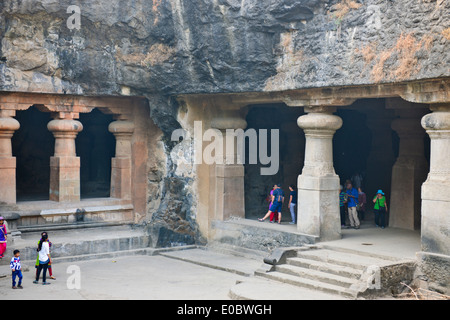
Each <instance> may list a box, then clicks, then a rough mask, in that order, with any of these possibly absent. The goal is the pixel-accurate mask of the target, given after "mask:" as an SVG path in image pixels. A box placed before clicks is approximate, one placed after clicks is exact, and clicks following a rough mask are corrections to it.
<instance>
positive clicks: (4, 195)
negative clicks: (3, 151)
mask: <svg viewBox="0 0 450 320" xmlns="http://www.w3.org/2000/svg"><path fill="white" fill-rule="evenodd" d="M0 203H6V204H14V203H16V158H15V157H9V158H0Z"/></svg>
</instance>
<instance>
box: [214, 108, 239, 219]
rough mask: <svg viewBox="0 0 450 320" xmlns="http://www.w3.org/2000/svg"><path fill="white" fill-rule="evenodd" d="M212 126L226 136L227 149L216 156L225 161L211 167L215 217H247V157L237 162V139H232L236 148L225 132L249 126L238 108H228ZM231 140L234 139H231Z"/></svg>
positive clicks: (225, 144) (224, 145) (225, 147)
mask: <svg viewBox="0 0 450 320" xmlns="http://www.w3.org/2000/svg"><path fill="white" fill-rule="evenodd" d="M211 127H212V128H214V129H218V130H220V132H221V133H222V137H223V138H224V139H223V142H224V143H223V147H224V150H223V152H222V154H221V155H219V157H216V158H222V159H223V161H220V162H221V163H216V164H213V165H211V167H210V170H211V171H210V177H211V178H212V179H211V182H212V186H213V188H214V190H213V192H212V193H211V195H212V199H211V200H212V201H213V202H212V203H213V204H214V211H215V213H214V217H215V219H217V220H227V219H229V218H230V217H239V218H245V190H244V175H245V171H244V165H243V164H242V163H243V161H245V159H239V161H238V152H237V139H236V138H233V139H234V143H233V145H234V147H233V148H231V147H230V144H229V143H227V139H226V133H227V132H226V131H227V129H232V130H236V129H242V130H243V129H245V128H246V127H247V122H246V121H245V120H244V119H243V118H242V116H241V115H240V113H239V110H226V111H223V112H222V113H221V114H220V115H218V116H217V117H215V118H214V119H213V120H212V122H211ZM228 139H229V137H228ZM228 142H231V141H230V140H228ZM227 144H228V147H227ZM219 152H220V151H219Z"/></svg>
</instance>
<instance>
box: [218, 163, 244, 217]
mask: <svg viewBox="0 0 450 320" xmlns="http://www.w3.org/2000/svg"><path fill="white" fill-rule="evenodd" d="M244 174H245V173H244V166H243V165H216V166H215V170H214V176H215V184H214V188H215V201H214V202H213V203H215V217H216V219H217V220H221V221H223V220H227V219H229V218H231V217H238V218H245V196H244V194H245V193H244Z"/></svg>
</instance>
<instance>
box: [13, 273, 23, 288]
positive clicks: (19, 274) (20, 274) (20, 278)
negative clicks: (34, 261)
mask: <svg viewBox="0 0 450 320" xmlns="http://www.w3.org/2000/svg"><path fill="white" fill-rule="evenodd" d="M16 277H18V278H19V283H18V285H19V286H20V285H21V284H22V279H23V276H22V270H16V271H13V272H12V285H13V287H15V286H16Z"/></svg>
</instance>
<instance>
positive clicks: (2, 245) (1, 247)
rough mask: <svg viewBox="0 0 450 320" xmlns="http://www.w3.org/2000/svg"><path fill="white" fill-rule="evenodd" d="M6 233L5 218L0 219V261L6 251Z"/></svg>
mask: <svg viewBox="0 0 450 320" xmlns="http://www.w3.org/2000/svg"><path fill="white" fill-rule="evenodd" d="M7 233H8V232H7V231H6V226H5V218H3V217H0V259H1V258H3V256H4V254H5V251H6V240H7Z"/></svg>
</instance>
